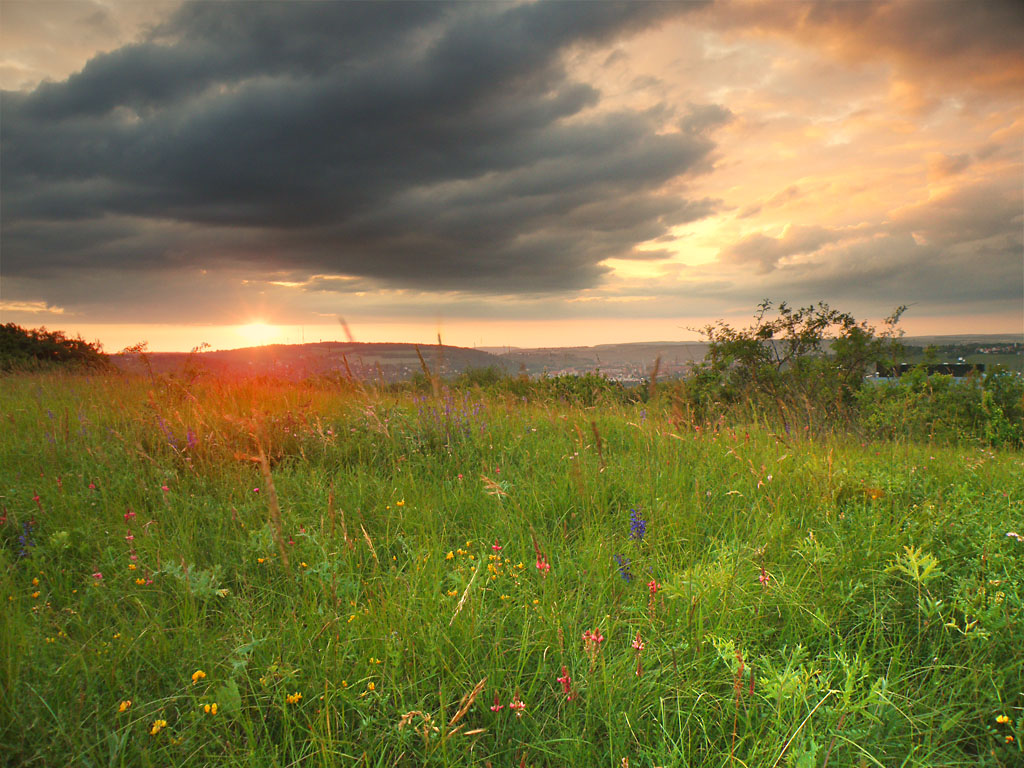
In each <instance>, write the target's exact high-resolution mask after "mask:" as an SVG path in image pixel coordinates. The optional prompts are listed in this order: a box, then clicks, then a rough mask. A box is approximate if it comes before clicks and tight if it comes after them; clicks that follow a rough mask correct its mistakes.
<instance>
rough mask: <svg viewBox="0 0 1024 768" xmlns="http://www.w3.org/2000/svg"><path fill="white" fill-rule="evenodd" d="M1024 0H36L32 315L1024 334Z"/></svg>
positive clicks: (510, 331)
mask: <svg viewBox="0 0 1024 768" xmlns="http://www.w3.org/2000/svg"><path fill="white" fill-rule="evenodd" d="M1021 39H1024V4H1020V3H1016V2H1005V3H1004V2H986V1H985V0H949V1H947V0H925V1H924V2H915V1H914V0H904V1H901V2H796V1H794V2H655V3H646V2H634V3H611V2H592V3H576V2H544V1H543V0H541V1H540V2H523V3H504V2H488V3H471V2H456V3H451V4H447V3H433V2H409V3H406V2H381V3H365V2H329V1H328V2H292V3H276V2H226V3H211V2H204V3H190V2H185V3H182V2H178V1H171V2H164V1H162V0H153V1H151V2H146V3H140V2H135V1H134V0H73V1H70V2H68V1H65V0H29V1H27V2H24V1H22V0H0V88H2V89H3V90H2V94H0V321H2V322H14V323H18V324H20V325H23V326H26V327H39V326H46V327H48V328H51V329H61V330H65V331H67V332H69V333H72V334H81V335H82V336H83V337H84V338H86V339H87V340H90V341H93V340H96V341H100V342H101V343H102V344H103V345H104V347H105V349H106V350H107V351H117V350H119V349H121V348H123V347H125V346H127V345H129V344H135V343H139V342H142V341H146V342H147V343H148V344H149V348H150V349H152V350H157V351H160V350H188V349H190V348H192V347H195V346H198V345H200V344H204V343H206V344H210V345H211V346H213V347H214V348H230V347H238V346H247V345H249V344H259V343H266V342H287V343H298V342H300V341H307V342H309V341H317V340H320V339H323V340H327V339H345V338H354V339H355V340H356V341H413V342H431V341H436V339H437V335H438V334H441V335H442V337H443V339H444V341H445V343H450V344H457V345H460V346H493V347H498V346H530V347H535V346H565V345H590V344H600V343H611V342H627V341H654V340H658V341H677V340H689V339H695V338H698V334H697V330H698V329H699V328H702V327H704V326H705V325H707V324H708V323H711V322H713V321H715V320H717V319H720V318H721V319H725V320H726V321H728V322H732V323H735V324H739V325H745V324H746V323H747V322H749V321H750V319H751V318H752V315H753V313H754V311H755V308H756V306H757V305H758V304H759V303H760V302H761V300H763V299H771V300H773V301H775V302H780V301H786V302H788V303H789V304H790V305H794V306H802V305H806V304H810V303H816V302H818V301H825V302H827V303H828V304H830V305H831V306H832V307H833V308H835V309H839V310H842V311H845V312H850V313H852V314H853V315H854V316H855V317H857V318H860V319H866V320H868V321H870V322H872V323H874V324H880V323H881V322H882V320H883V319H884V318H885V317H886V316H888V315H889V314H890V313H891V312H892V311H893V310H894V309H895V308H896V307H897V306H900V305H906V306H907V307H908V309H907V311H906V313H905V314H904V316H903V321H902V323H901V327H902V328H903V329H904V330H905V331H906V332H907V333H908V334H957V333H1021V332H1024V201H1022V189H1024V53H1022V51H1024V49H1022V47H1021V45H1020V40H1021Z"/></svg>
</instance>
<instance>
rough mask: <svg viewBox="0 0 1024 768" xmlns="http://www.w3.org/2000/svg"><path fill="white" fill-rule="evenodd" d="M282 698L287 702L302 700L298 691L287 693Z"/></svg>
mask: <svg viewBox="0 0 1024 768" xmlns="http://www.w3.org/2000/svg"><path fill="white" fill-rule="evenodd" d="M284 700H285V701H286V702H287V703H289V704H298V703H299V702H300V701H301V700H302V694H301V693H299V692H298V691H296V692H295V693H289V694H288V695H287V696H285V697H284Z"/></svg>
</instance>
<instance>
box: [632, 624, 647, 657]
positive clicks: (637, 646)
mask: <svg viewBox="0 0 1024 768" xmlns="http://www.w3.org/2000/svg"><path fill="white" fill-rule="evenodd" d="M645 647H646V646H645V645H644V641H643V639H642V638H641V637H640V630H639V629H638V630H637V631H636V639H635V640H634V641H633V650H635V651H636V652H637V653H640V651H642V650H643V649H644V648H645Z"/></svg>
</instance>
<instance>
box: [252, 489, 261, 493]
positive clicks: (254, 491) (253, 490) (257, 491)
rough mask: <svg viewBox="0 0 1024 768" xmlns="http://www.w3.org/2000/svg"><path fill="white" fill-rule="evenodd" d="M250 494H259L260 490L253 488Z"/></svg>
mask: <svg viewBox="0 0 1024 768" xmlns="http://www.w3.org/2000/svg"><path fill="white" fill-rule="evenodd" d="M252 492H253V493H259V492H260V489H259V488H253V489H252Z"/></svg>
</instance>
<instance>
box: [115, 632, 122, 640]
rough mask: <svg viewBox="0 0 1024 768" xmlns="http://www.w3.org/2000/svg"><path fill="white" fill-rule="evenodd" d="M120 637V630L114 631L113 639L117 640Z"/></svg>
mask: <svg viewBox="0 0 1024 768" xmlns="http://www.w3.org/2000/svg"><path fill="white" fill-rule="evenodd" d="M120 637H121V633H120V632H115V633H114V639H115V640H118V639H120Z"/></svg>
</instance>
